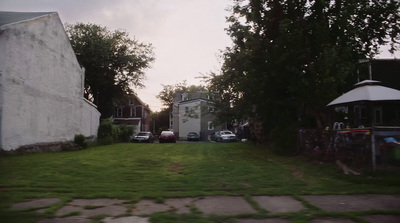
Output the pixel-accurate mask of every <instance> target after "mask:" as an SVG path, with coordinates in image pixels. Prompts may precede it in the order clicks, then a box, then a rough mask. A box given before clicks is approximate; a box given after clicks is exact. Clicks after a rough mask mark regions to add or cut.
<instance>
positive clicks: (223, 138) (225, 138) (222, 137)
mask: <svg viewBox="0 0 400 223" xmlns="http://www.w3.org/2000/svg"><path fill="white" fill-rule="evenodd" d="M215 141H217V142H236V141H237V137H236V135H235V134H234V133H233V132H231V131H227V130H225V131H220V132H218V133H217V134H215Z"/></svg>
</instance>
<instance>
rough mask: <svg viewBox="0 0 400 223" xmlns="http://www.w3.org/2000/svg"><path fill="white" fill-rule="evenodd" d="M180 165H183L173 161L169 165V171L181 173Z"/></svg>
mask: <svg viewBox="0 0 400 223" xmlns="http://www.w3.org/2000/svg"><path fill="white" fill-rule="evenodd" d="M182 167H183V165H182V164H180V163H173V164H172V165H171V166H170V167H169V171H171V172H174V173H182Z"/></svg>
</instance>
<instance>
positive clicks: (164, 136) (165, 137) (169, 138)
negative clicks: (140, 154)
mask: <svg viewBox="0 0 400 223" xmlns="http://www.w3.org/2000/svg"><path fill="white" fill-rule="evenodd" d="M158 140H159V141H160V143H165V142H172V143H176V136H175V134H174V133H173V132H171V131H162V132H161V134H160V137H159V138H158Z"/></svg>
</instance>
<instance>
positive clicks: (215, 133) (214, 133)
mask: <svg viewBox="0 0 400 223" xmlns="http://www.w3.org/2000/svg"><path fill="white" fill-rule="evenodd" d="M217 133H218V132H213V133H211V136H210V140H211V141H216V140H217V138H216V136H217Z"/></svg>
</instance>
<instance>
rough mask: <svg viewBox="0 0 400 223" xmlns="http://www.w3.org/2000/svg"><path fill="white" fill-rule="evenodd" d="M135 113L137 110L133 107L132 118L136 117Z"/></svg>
mask: <svg viewBox="0 0 400 223" xmlns="http://www.w3.org/2000/svg"><path fill="white" fill-rule="evenodd" d="M135 111H136V110H135V108H134V107H131V117H135V116H136V113H135Z"/></svg>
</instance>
